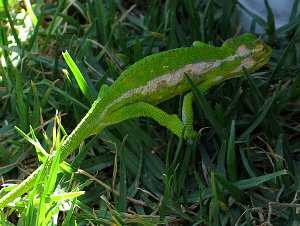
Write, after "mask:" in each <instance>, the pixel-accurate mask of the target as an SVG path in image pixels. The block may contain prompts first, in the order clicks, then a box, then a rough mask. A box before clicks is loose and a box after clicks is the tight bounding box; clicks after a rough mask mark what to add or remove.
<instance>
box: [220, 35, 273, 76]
mask: <svg viewBox="0 0 300 226" xmlns="http://www.w3.org/2000/svg"><path fill="white" fill-rule="evenodd" d="M222 47H223V48H226V49H228V51H230V52H231V54H234V55H236V56H238V58H239V59H240V60H241V63H240V65H239V67H238V68H236V70H235V71H234V72H241V70H243V68H245V69H247V70H248V71H249V72H254V71H255V70H257V69H259V68H260V67H262V66H263V65H264V64H266V63H267V62H268V61H269V59H270V56H271V54H272V49H271V47H270V46H268V45H267V44H265V43H264V42H263V41H262V40H260V39H258V38H257V37H256V36H254V35H252V34H249V33H246V34H243V35H241V36H239V37H236V38H232V39H229V40H227V41H226V42H224V44H223V46H222Z"/></svg>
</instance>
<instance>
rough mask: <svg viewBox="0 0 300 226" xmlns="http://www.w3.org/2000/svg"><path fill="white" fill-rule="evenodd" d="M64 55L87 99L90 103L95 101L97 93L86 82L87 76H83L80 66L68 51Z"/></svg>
mask: <svg viewBox="0 0 300 226" xmlns="http://www.w3.org/2000/svg"><path fill="white" fill-rule="evenodd" d="M63 57H64V59H65V61H66V63H67V65H68V66H69V68H70V70H71V71H72V73H73V75H74V77H75V79H76V81H77V84H78V86H79V88H80V90H81V92H82V93H83V95H84V96H85V97H86V99H88V100H89V101H90V103H93V101H94V99H95V98H96V96H97V95H96V94H95V93H93V89H92V88H91V87H90V86H89V85H88V83H87V82H86V80H85V78H84V77H83V75H82V73H81V72H80V70H79V68H78V67H77V65H76V63H75V62H74V60H73V59H72V57H71V56H70V54H69V53H68V51H65V52H63Z"/></svg>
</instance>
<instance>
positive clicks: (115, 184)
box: [0, 0, 300, 226]
mask: <svg viewBox="0 0 300 226" xmlns="http://www.w3.org/2000/svg"><path fill="white" fill-rule="evenodd" d="M299 4H300V1H299V0H295V1H294V6H293V9H292V11H291V15H290V16H289V22H288V24H286V25H285V26H283V27H280V28H276V26H275V18H274V15H273V12H272V9H271V8H270V6H269V4H268V1H267V0H266V1H265V7H266V8H267V12H268V15H267V16H266V19H264V18H261V17H259V16H257V15H253V14H251V15H250V17H251V20H252V23H251V29H250V31H248V32H250V33H253V34H255V35H256V36H257V37H258V38H259V39H260V40H261V41H264V42H265V43H267V44H268V45H269V46H271V47H272V49H273V52H272V56H271V59H270V61H269V62H268V63H267V64H265V65H264V66H263V67H262V68H260V69H259V70H258V71H256V72H253V73H247V71H246V70H244V71H243V73H242V74H241V76H240V77H238V78H234V79H230V80H227V81H225V82H222V83H221V84H218V85H217V86H214V87H213V88H211V89H209V91H207V92H205V93H204V92H202V91H201V90H199V89H197V88H196V87H195V86H194V84H193V82H192V81H190V87H191V90H192V92H193V93H194V96H195V98H194V99H195V101H194V105H193V109H194V120H193V125H194V128H195V130H196V131H197V132H198V137H197V139H194V140H191V139H184V138H178V137H177V136H176V135H174V134H173V133H172V132H171V131H170V130H169V129H167V128H165V127H163V126H161V125H160V124H159V123H157V122H156V121H154V120H152V119H150V118H148V117H139V118H135V119H129V120H125V121H122V122H120V123H117V124H114V125H111V126H108V127H105V128H104V129H103V130H102V131H101V133H96V134H94V135H92V136H89V137H88V138H87V139H85V140H84V141H83V142H81V140H78V143H80V145H79V144H78V146H76V148H75V150H74V151H72V152H71V153H70V155H69V156H68V158H67V159H66V161H64V162H62V161H63V160H64V157H65V156H64V153H63V152H62V149H63V148H61V147H62V146H63V145H62V144H64V143H63V142H64V140H65V139H66V138H67V137H68V135H69V134H70V133H71V132H72V131H73V129H74V128H75V127H76V126H77V125H78V124H79V122H80V121H81V119H82V118H83V117H84V115H85V114H86V113H87V112H88V110H89V109H90V108H91V106H92V104H93V102H94V101H95V100H96V99H97V98H98V99H99V98H102V97H103V96H104V95H105V90H107V89H109V88H108V87H109V86H111V85H112V84H113V83H114V81H115V80H116V79H117V78H118V76H119V75H120V74H121V73H122V72H123V71H124V70H126V68H128V67H129V66H130V65H132V64H134V63H135V62H138V61H139V60H141V59H142V58H144V57H146V56H149V55H151V54H154V53H159V52H163V51H166V50H170V49H175V48H179V47H189V46H192V45H193V43H194V42H195V41H201V42H204V43H208V44H210V45H214V46H221V45H222V44H223V43H224V42H225V41H226V40H227V39H229V38H232V37H236V36H238V35H239V34H240V33H244V32H245V31H244V30H243V28H242V27H241V23H240V19H239V18H240V17H239V12H240V10H244V9H243V7H242V6H241V5H240V4H239V3H238V1H235V0H222V1H220V0H184V1H183V0H147V1H145V0H144V1H142V0H88V1H85V0H59V1H57V0H47V1H42V0H35V1H29V0H24V1H21V2H18V1H17V0H0V109H1V110H0V189H1V190H0V206H1V205H2V204H1V201H3V199H4V198H5V197H7V196H6V195H7V193H8V192H9V191H12V190H13V189H14V188H15V187H17V186H18V184H20V183H21V182H23V183H26V180H25V179H26V178H28V177H29V178H30V177H34V178H35V181H34V182H33V183H31V185H27V186H28V189H27V190H26V191H25V190H24V192H20V193H18V194H16V195H14V196H13V200H10V202H9V203H7V204H5V207H4V208H2V209H0V226H12V225H18V226H33V225H34V226H47V225H63V226H69V225H70V226H73V225H78V226H84V225H91V226H92V225H144V226H152V225H170V226H176V225H193V226H196V225H199V226H208V225H209V226H220V225H222V226H231V225H236V226H238V225H244V226H252V225H261V226H271V225H273V226H282V225H286V226H297V225H300V215H299V213H300V202H299V201H300V200H299V199H300V198H299V197H298V196H299V194H298V193H299V190H300V183H299V182H300V174H299V172H300V171H299V170H300V135H299V134H300V133H299V132H300V126H299V125H300V98H299V95H300V64H299V62H300V45H299V44H300V15H299V14H298V13H297V10H296V9H297V7H298V5H299ZM256 26H261V27H262V28H263V32H262V33H259V34H257V33H255V31H256V29H255V28H256ZM140 76H143V75H142V74H141V75H140ZM183 94H184V93H183ZM183 94H182V95H177V96H176V97H173V98H170V99H168V100H166V101H163V102H161V103H159V105H158V107H159V108H160V109H162V110H164V111H166V112H168V113H170V114H176V115H178V116H179V117H181V114H182V113H181V108H182V105H183V99H184V95H183ZM95 124H96V125H95ZM96 126H97V123H91V124H90V129H91V130H92V128H94V127H96ZM60 162H61V163H60ZM37 168H38V169H39V171H38V172H39V173H38V174H35V175H34V176H32V174H31V173H33V172H34V171H35V170H36V169H37ZM24 181H25V182H24ZM25 189H26V186H25ZM25 192H26V193H25ZM23 193H25V194H23ZM3 197H4V198H3Z"/></svg>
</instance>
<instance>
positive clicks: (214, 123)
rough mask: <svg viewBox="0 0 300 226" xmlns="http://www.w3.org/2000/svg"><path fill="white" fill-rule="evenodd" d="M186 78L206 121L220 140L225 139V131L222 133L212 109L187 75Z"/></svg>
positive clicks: (222, 130)
mask: <svg viewBox="0 0 300 226" xmlns="http://www.w3.org/2000/svg"><path fill="white" fill-rule="evenodd" d="M186 78H187V80H188V82H189V83H190V85H191V89H192V92H193V94H194V95H195V97H196V102H197V103H198V105H199V106H200V108H201V110H202V112H203V113H204V115H205V117H206V119H207V120H208V121H209V122H210V124H211V125H212V127H213V128H214V129H215V131H216V133H217V135H218V136H219V138H220V140H223V138H225V137H226V131H224V129H223V126H222V125H221V123H220V121H219V119H218V118H217V116H216V114H215V112H214V110H213V109H212V107H211V106H210V104H209V103H208V101H207V100H206V98H205V96H204V94H203V93H202V91H201V90H200V89H198V88H197V87H196V86H195V84H194V82H193V81H192V80H191V79H190V78H189V76H188V75H187V76H186Z"/></svg>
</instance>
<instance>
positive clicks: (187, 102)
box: [181, 92, 197, 139]
mask: <svg viewBox="0 0 300 226" xmlns="http://www.w3.org/2000/svg"><path fill="white" fill-rule="evenodd" d="M181 118H182V122H183V124H184V138H186V139H194V138H196V136H197V132H196V131H195V130H194V127H193V122H194V112H193V93H192V92H189V93H187V94H186V95H185V96H184V97H183V103H182V113H181Z"/></svg>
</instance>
